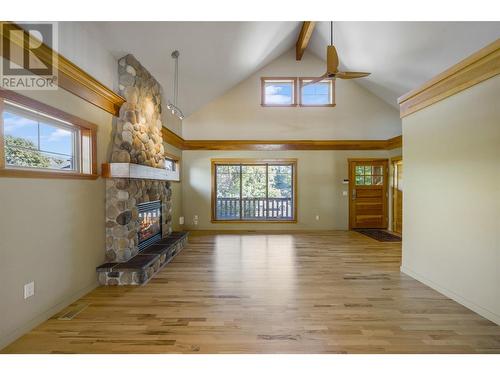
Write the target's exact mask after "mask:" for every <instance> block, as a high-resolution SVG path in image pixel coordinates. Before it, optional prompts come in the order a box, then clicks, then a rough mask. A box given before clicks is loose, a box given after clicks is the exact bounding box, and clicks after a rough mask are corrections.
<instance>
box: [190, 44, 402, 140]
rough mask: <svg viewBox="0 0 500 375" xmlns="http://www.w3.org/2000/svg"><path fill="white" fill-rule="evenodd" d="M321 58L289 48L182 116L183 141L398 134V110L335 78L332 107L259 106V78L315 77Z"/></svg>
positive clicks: (322, 68) (322, 69)
mask: <svg viewBox="0 0 500 375" xmlns="http://www.w3.org/2000/svg"><path fill="white" fill-rule="evenodd" d="M325 69H326V66H325V62H324V61H322V60H320V59H318V58H317V57H315V56H314V55H312V54H310V53H306V54H305V55H304V57H303V59H302V61H300V62H297V61H295V53H294V51H293V50H290V51H288V52H287V53H285V54H283V55H282V56H281V57H279V58H278V59H276V60H274V61H273V62H271V63H270V64H269V65H267V66H266V67H264V68H263V69H261V70H260V71H258V72H257V73H255V74H253V75H252V76H250V77H249V78H248V79H246V80H245V81H243V82H241V83H240V84H238V85H237V86H235V87H234V88H232V89H231V90H229V91H228V92H227V93H225V94H224V95H222V96H221V97H219V98H217V99H216V100H214V101H212V102H211V103H209V104H208V105H206V106H205V107H203V108H201V109H200V110H198V111H197V112H195V113H193V114H192V115H190V116H189V117H187V118H185V119H184V121H183V124H182V127H183V129H182V135H183V137H184V138H185V139H388V138H392V137H394V136H397V135H400V134H401V120H400V118H399V112H398V111H397V110H396V109H395V108H393V107H391V106H390V105H389V104H387V103H386V102H384V101H383V100H381V99H379V98H378V97H376V96H375V95H373V94H372V93H370V92H369V91H367V90H366V89H364V88H362V87H361V86H360V85H358V84H357V83H356V82H355V81H354V80H337V83H336V103H337V106H336V107H334V108H330V107H326V108H318V107H316V108H303V107H296V108H289V107H288V108H276V107H274V108H273V107H261V105H260V100H261V98H260V90H261V88H260V84H261V83H260V77H262V76H319V75H321V74H323V73H324V72H325Z"/></svg>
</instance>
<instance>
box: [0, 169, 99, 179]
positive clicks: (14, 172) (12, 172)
mask: <svg viewBox="0 0 500 375" xmlns="http://www.w3.org/2000/svg"><path fill="white" fill-rule="evenodd" d="M0 177H19V178H50V179H75V180H96V179H97V178H99V175H98V174H84V173H75V172H56V171H41V170H40V171H37V170H32V169H30V170H22V169H14V168H12V169H11V168H3V169H0Z"/></svg>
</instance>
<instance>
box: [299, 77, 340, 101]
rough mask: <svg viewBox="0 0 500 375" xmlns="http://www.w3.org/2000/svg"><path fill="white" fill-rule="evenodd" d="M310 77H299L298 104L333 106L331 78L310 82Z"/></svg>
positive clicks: (332, 83)
mask: <svg viewBox="0 0 500 375" xmlns="http://www.w3.org/2000/svg"><path fill="white" fill-rule="evenodd" d="M311 80H312V78H300V80H299V82H300V105H301V106H302V107H333V106H335V100H334V96H335V95H334V92H335V86H334V85H335V83H334V82H333V80H329V79H328V80H324V81H319V82H316V83H311V84H307V83H309V82H311Z"/></svg>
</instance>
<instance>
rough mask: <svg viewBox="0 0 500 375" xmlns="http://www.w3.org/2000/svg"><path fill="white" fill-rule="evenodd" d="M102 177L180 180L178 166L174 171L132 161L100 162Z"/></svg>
mask: <svg viewBox="0 0 500 375" xmlns="http://www.w3.org/2000/svg"><path fill="white" fill-rule="evenodd" d="M102 177H104V178H135V179H141V180H159V181H180V176H179V168H177V169H176V170H175V171H168V170H166V169H163V168H154V167H148V166H146V165H140V164H133V163H104V164H102Z"/></svg>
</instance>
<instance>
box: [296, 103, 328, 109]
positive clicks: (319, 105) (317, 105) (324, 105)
mask: <svg viewBox="0 0 500 375" xmlns="http://www.w3.org/2000/svg"><path fill="white" fill-rule="evenodd" d="M335 106H336V104H335V103H333V104H299V107H302V108H307V107H311V108H317V107H335Z"/></svg>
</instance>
